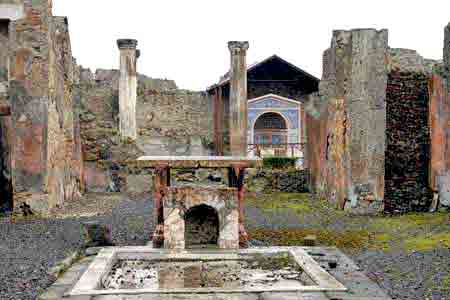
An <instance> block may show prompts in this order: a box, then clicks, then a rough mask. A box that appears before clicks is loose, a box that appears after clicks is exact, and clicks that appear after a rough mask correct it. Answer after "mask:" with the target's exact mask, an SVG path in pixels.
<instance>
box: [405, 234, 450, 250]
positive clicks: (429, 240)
mask: <svg viewBox="0 0 450 300" xmlns="http://www.w3.org/2000/svg"><path fill="white" fill-rule="evenodd" d="M405 247H406V249H407V250H408V251H427V250H432V249H436V248H448V247H450V233H437V234H428V235H419V236H414V237H411V238H409V239H407V240H406V241H405Z"/></svg>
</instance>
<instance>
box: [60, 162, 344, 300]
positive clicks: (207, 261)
mask: <svg viewBox="0 0 450 300" xmlns="http://www.w3.org/2000/svg"><path fill="white" fill-rule="evenodd" d="M260 163H261V161H260V160H258V159H247V158H239V157H189V158H188V157H144V158H141V159H139V160H138V162H137V165H138V166H142V167H152V168H155V169H156V171H157V172H156V174H157V176H156V178H155V195H154V201H155V206H154V209H155V222H156V228H155V232H154V234H153V237H152V238H153V245H152V246H144V247H108V248H104V249H103V250H102V251H101V252H100V253H99V254H98V255H97V256H96V258H95V259H94V260H93V262H92V263H91V264H90V266H89V268H88V269H87V271H86V272H84V273H83V275H82V276H81V278H80V280H79V281H78V282H77V283H76V284H75V286H74V287H73V289H72V290H71V291H70V293H69V294H68V296H78V295H91V296H101V295H129V296H131V295H140V296H141V295H146V294H149V295H154V294H191V293H192V294H208V293H225V294H239V293H264V292H302V291H303V292H326V291H333V292H339V291H346V288H345V286H343V285H342V284H341V283H340V282H339V281H338V280H336V279H335V278H334V277H333V276H332V275H331V274H330V273H328V272H327V271H325V269H324V268H322V267H321V266H320V264H319V263H318V262H317V261H316V260H315V259H314V258H313V257H312V256H311V255H310V253H308V250H307V249H306V248H302V247H267V248H248V247H247V246H248V236H247V234H246V233H245V228H244V226H243V217H244V216H243V208H242V207H243V206H242V204H243V201H244V193H243V178H244V170H245V168H247V167H257V166H259V165H260ZM193 166H195V167H197V168H201V167H204V168H227V169H228V171H229V172H228V173H229V179H228V182H229V186H228V187H224V186H201V185H189V186H171V181H170V169H171V168H192V167H193ZM101 299H103V298H101ZM105 299H106V298H105ZM125 299H127V298H125ZM130 299H131V298H130ZM133 299H134V298H133ZM140 299H141V298H140ZM143 299H145V298H143ZM152 299H153V298H152Z"/></svg>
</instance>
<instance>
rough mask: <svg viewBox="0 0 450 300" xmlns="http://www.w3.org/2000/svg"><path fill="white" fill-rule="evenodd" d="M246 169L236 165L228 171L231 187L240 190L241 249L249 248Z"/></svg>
mask: <svg viewBox="0 0 450 300" xmlns="http://www.w3.org/2000/svg"><path fill="white" fill-rule="evenodd" d="M244 179H245V167H244V166H241V165H235V166H233V167H232V168H229V169H228V180H229V185H230V187H234V188H237V190H238V207H239V246H240V247H241V248H247V247H248V240H249V237H248V234H247V231H246V230H245V225H244V223H245V217H244V216H245V215H244V201H245V185H244Z"/></svg>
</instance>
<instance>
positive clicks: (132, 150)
mask: <svg viewBox="0 0 450 300" xmlns="http://www.w3.org/2000/svg"><path fill="white" fill-rule="evenodd" d="M78 73H79V74H80V83H79V85H78V88H77V89H76V90H77V91H76V93H77V98H78V99H79V100H80V107H81V115H80V126H81V136H82V144H83V155H84V161H85V164H84V166H85V169H84V178H85V182H86V184H87V186H86V188H87V189H88V190H91V191H118V190H122V191H123V190H125V189H126V186H127V181H128V180H135V179H136V180H139V179H137V178H136V174H129V173H128V171H127V170H125V169H124V168H123V167H122V166H120V165H119V164H117V162H119V161H123V160H125V159H136V158H137V157H139V156H142V155H208V154H210V151H212V149H210V148H212V147H211V143H212V136H213V121H212V117H213V112H212V107H211V105H212V101H211V100H210V99H209V96H207V94H206V93H203V92H192V91H186V90H180V89H178V88H177V86H176V84H175V82H173V81H170V80H161V79H152V78H149V77H147V76H144V75H139V76H138V91H137V114H136V121H137V129H138V138H137V140H136V141H135V142H134V143H123V142H122V141H121V140H120V136H119V132H118V118H119V106H118V105H119V102H118V87H119V82H118V80H119V72H118V71H117V70H97V72H96V74H95V76H94V75H93V74H92V73H90V71H89V70H85V69H82V68H80V69H79V70H78ZM105 162H106V163H105ZM138 176H146V177H148V176H149V174H147V173H145V174H138ZM131 185H133V183H130V186H131ZM133 186H134V185H133Z"/></svg>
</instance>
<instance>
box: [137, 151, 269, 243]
mask: <svg viewBox="0 0 450 300" xmlns="http://www.w3.org/2000/svg"><path fill="white" fill-rule="evenodd" d="M133 165H134V166H136V167H138V168H153V169H155V173H156V174H155V179H154V189H155V191H154V202H155V203H154V216H155V224H156V226H155V231H154V233H153V237H152V241H153V247H155V248H161V247H163V245H164V207H163V197H164V195H165V194H167V192H168V190H169V189H170V169H183V168H213V169H219V168H225V169H227V170H228V182H229V187H230V192H237V201H238V210H239V225H238V226H239V244H240V246H241V247H246V246H247V244H248V235H247V232H246V230H245V227H244V197H245V196H244V195H245V189H244V177H245V169H246V168H256V167H261V166H262V160H261V159H260V158H248V157H235V156H143V157H140V158H139V159H137V160H136V161H135V162H133ZM199 192H200V190H199Z"/></svg>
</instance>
